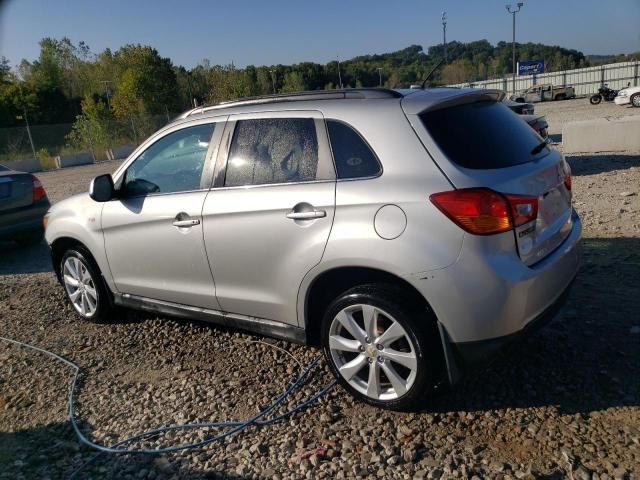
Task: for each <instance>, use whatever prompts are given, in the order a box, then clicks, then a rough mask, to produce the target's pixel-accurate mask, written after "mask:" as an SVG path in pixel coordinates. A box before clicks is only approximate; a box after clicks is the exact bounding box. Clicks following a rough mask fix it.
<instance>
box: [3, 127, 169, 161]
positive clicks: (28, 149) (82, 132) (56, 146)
mask: <svg viewBox="0 0 640 480" xmlns="http://www.w3.org/2000/svg"><path fill="white" fill-rule="evenodd" d="M174 116H175V115H174ZM171 118H173V116H172V115H170V114H167V115H149V116H145V117H137V118H133V117H132V118H128V119H124V120H116V119H112V118H110V119H107V120H104V121H99V122H98V121H91V120H84V121H78V122H76V123H75V124H72V123H63V124H55V125H29V126H27V124H26V123H25V125H24V126H20V127H11V128H0V164H2V163H5V164H9V165H14V166H16V167H19V166H24V168H26V169H29V170H35V169H37V168H38V167H39V168H40V169H43V170H48V169H52V168H58V167H59V166H61V163H60V160H59V158H64V157H72V156H78V155H81V156H84V157H86V156H87V155H88V156H89V158H90V159H91V161H93V162H99V161H103V160H111V159H114V158H125V157H126V156H128V154H129V153H130V152H131V151H133V149H134V148H135V147H137V146H138V145H140V143H142V142H143V141H144V140H145V139H146V138H147V137H149V135H151V134H152V133H153V132H155V131H156V130H158V129H159V128H161V127H162V126H164V125H166V124H167V123H168V122H169V121H170V120H171Z"/></svg>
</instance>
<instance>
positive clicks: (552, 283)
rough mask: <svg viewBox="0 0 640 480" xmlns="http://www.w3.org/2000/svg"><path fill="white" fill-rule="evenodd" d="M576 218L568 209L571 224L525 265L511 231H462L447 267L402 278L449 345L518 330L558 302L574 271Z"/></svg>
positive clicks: (577, 237) (577, 260) (576, 260)
mask: <svg viewBox="0 0 640 480" xmlns="http://www.w3.org/2000/svg"><path fill="white" fill-rule="evenodd" d="M581 232H582V223H581V222H580V218H579V217H578V215H577V213H576V212H575V211H574V212H572V229H571V231H570V233H569V235H568V236H567V238H565V240H564V241H563V243H562V244H561V245H560V246H559V247H558V248H557V249H556V250H555V251H553V252H552V253H551V254H549V255H548V256H547V257H546V258H544V259H543V260H541V261H540V262H538V263H536V264H535V265H533V266H530V267H528V266H526V265H525V264H524V263H523V262H522V260H520V257H518V255H517V253H516V252H515V249H514V238H513V233H512V232H507V233H504V234H499V235H495V236H492V237H490V238H488V237H478V236H473V235H468V236H466V237H465V240H464V241H463V246H462V250H461V252H460V257H459V258H458V260H457V261H456V262H455V263H454V264H453V265H450V266H449V267H447V268H444V269H441V270H436V271H431V272H423V273H421V274H416V275H412V276H411V277H409V278H407V277H405V278H407V280H409V281H410V283H412V284H413V285H414V286H415V287H416V288H417V289H418V291H420V292H421V293H422V294H423V296H424V297H425V298H426V299H427V301H428V302H429V304H430V305H431V307H432V309H433V311H434V313H435V314H436V317H437V318H438V321H439V322H440V323H441V324H442V327H443V328H444V330H445V331H446V336H447V339H448V342H449V343H450V344H451V345H459V344H470V345H473V344H475V343H476V342H482V341H487V342H489V344H490V343H491V342H493V341H495V342H496V343H501V342H500V341H499V340H496V339H501V338H502V337H508V336H510V335H513V334H516V333H519V332H521V331H523V330H525V329H526V328H528V325H529V324H532V322H534V321H536V320H537V319H538V318H542V317H544V316H545V312H548V311H551V310H550V309H551V307H552V306H553V305H554V304H556V303H558V302H560V301H561V298H562V296H563V294H564V293H565V291H566V290H567V289H568V287H569V285H570V284H571V282H572V281H573V279H574V277H575V276H576V273H577V271H578V267H579V263H580V245H579V240H580V236H581Z"/></svg>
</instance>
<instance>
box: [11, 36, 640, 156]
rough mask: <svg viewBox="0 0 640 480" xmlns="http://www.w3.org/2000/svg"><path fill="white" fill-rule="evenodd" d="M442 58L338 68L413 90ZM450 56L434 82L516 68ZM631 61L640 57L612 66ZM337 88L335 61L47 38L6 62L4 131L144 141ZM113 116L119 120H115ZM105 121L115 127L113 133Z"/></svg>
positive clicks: (420, 55) (473, 56)
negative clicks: (253, 99) (55, 128)
mask: <svg viewBox="0 0 640 480" xmlns="http://www.w3.org/2000/svg"><path fill="white" fill-rule="evenodd" d="M443 56H444V50H443V46H442V45H435V46H431V47H429V48H428V49H427V51H426V52H425V51H424V50H423V49H422V47H421V46H420V45H410V46H408V47H407V48H404V49H402V50H398V51H396V52H391V53H385V54H377V55H363V56H358V57H355V58H352V59H350V60H344V61H341V62H340V74H341V77H342V78H341V80H342V84H343V85H344V87H347V88H348V87H360V86H362V87H373V86H378V84H379V83H381V84H382V85H383V86H386V87H390V88H398V87H408V86H410V85H411V84H414V83H421V81H422V80H423V79H424V78H425V77H426V75H427V74H428V72H429V71H431V69H432V68H433V67H434V66H435V65H436V64H437V63H438V62H439V61H440V60H441V59H442V58H443ZM447 56H448V60H449V63H448V64H447V65H443V66H442V67H441V68H440V69H438V70H436V71H435V73H434V75H433V77H432V79H431V83H432V84H449V83H462V82H473V81H478V80H485V79H489V78H494V77H500V76H503V75H505V74H509V73H511V69H512V61H511V43H509V42H498V43H497V44H496V45H492V44H491V43H490V42H488V41H487V40H478V41H475V42H469V43H461V42H456V41H454V42H449V43H448V44H447ZM517 58H518V59H527V60H533V59H544V60H545V62H546V68H547V71H554V70H561V69H568V68H578V67H583V66H589V65H590V60H589V58H586V57H585V56H584V55H583V54H582V53H581V52H578V51H576V50H568V49H564V48H561V47H559V46H549V45H543V44H539V43H526V44H517ZM634 58H640V54H638V53H637V54H632V55H619V56H615V57H607V59H606V61H628V60H632V59H634ZM592 61H593V62H594V64H595V63H598V62H601V61H605V59H603V58H596V57H594V58H593V60H592ZM339 83H340V82H339V78H338V62H337V61H332V62H328V63H327V64H318V63H313V62H303V63H299V64H295V65H271V66H266V65H265V66H254V65H249V66H247V67H246V68H236V67H235V66H234V65H233V64H232V65H211V64H210V63H209V62H208V61H207V60H204V61H202V62H201V63H200V64H199V65H197V66H195V67H194V68H192V69H190V70H187V69H185V68H184V67H180V66H175V65H173V64H172V62H171V60H170V59H168V58H164V57H161V56H160V54H159V53H158V51H157V50H155V49H154V48H152V47H149V46H144V45H125V46H124V47H122V48H120V49H118V50H117V51H115V52H112V51H111V50H110V49H106V50H104V51H102V52H100V53H97V54H94V53H92V52H91V50H90V49H89V47H88V45H86V44H85V43H84V42H79V43H77V44H74V43H73V42H72V41H71V40H70V39H68V38H66V37H64V38H62V39H60V40H58V39H53V38H44V39H42V41H41V42H40V54H39V56H38V58H37V59H36V60H34V61H33V62H28V61H26V60H22V61H21V62H19V63H18V65H17V66H16V67H15V71H14V72H12V71H11V68H10V64H9V61H8V60H7V59H5V58H4V57H0V127H13V126H15V127H22V126H24V118H19V117H23V113H24V110H25V109H26V111H27V113H28V115H29V120H30V123H31V124H32V125H39V124H52V123H71V122H74V121H75V123H76V125H75V126H74V130H73V132H72V135H71V137H70V141H73V142H75V143H77V144H78V145H80V144H86V143H87V138H88V135H89V134H87V133H82V132H83V131H84V130H87V129H89V131H90V132H91V135H92V136H93V135H95V137H96V140H95V142H96V143H100V142H102V141H103V140H102V139H104V138H106V136H108V135H111V137H112V138H113V137H116V136H122V135H125V136H127V137H131V138H132V141H140V140H142V137H144V136H145V135H147V134H149V133H151V132H150V131H149V129H151V128H153V127H154V126H155V125H157V124H158V119H160V118H166V117H167V116H169V114H170V113H171V114H173V113H175V112H179V111H183V110H185V109H188V108H191V107H193V106H194V101H195V103H196V104H198V105H201V104H203V103H217V102H221V101H225V100H231V99H235V98H240V97H246V96H254V95H266V94H271V93H273V92H293V91H300V90H316V89H331V88H336V87H338V86H339ZM89 99H91V101H89ZM108 119H111V120H113V121H114V122H115V123H113V124H109V121H108ZM105 122H106V123H105ZM104 124H109V125H111V128H110V130H109V133H108V134H107V131H106V130H105V127H104ZM113 125H118V130H116V131H114V128H115V127H113ZM83 135H84V137H87V138H84V137H83Z"/></svg>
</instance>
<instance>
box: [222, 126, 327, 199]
mask: <svg viewBox="0 0 640 480" xmlns="http://www.w3.org/2000/svg"><path fill="white" fill-rule="evenodd" d="M317 171H318V136H317V133H316V124H315V121H314V119H312V118H261V119H251V120H239V121H238V122H237V124H236V128H235V131H234V134H233V140H232V142H231V149H230V151H229V160H228V162H227V171H226V177H225V181H224V185H225V187H235V186H240V185H267V184H274V183H289V182H308V181H313V180H316V179H317V178H316V174H317Z"/></svg>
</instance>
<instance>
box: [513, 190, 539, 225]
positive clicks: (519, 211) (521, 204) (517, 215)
mask: <svg viewBox="0 0 640 480" xmlns="http://www.w3.org/2000/svg"><path fill="white" fill-rule="evenodd" d="M506 197H507V201H508V202H509V205H510V206H511V215H512V216H513V225H514V226H515V227H519V226H520V225H524V224H525V223H529V222H530V221H531V220H535V219H536V218H538V198H537V197H528V196H525V195H506Z"/></svg>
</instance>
